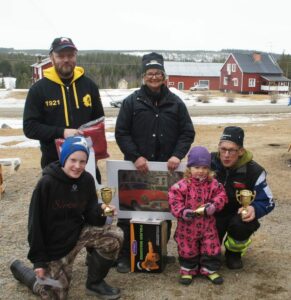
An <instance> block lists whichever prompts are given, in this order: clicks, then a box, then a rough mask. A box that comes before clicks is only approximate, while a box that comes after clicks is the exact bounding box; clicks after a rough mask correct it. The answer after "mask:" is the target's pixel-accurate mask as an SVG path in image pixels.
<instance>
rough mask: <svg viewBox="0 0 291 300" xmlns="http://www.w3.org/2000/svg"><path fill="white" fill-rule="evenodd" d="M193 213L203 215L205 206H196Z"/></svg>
mask: <svg viewBox="0 0 291 300" xmlns="http://www.w3.org/2000/svg"><path fill="white" fill-rule="evenodd" d="M194 213H195V214H196V215H199V216H204V214H205V206H204V205H201V206H199V207H198V208H196V209H195V210H194Z"/></svg>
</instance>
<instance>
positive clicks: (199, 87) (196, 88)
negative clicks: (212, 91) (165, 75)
mask: <svg viewBox="0 0 291 300" xmlns="http://www.w3.org/2000/svg"><path fill="white" fill-rule="evenodd" d="M208 90H209V86H208V85H205V84H195V85H194V86H191V87H190V91H208Z"/></svg>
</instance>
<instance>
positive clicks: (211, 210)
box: [205, 203, 216, 216]
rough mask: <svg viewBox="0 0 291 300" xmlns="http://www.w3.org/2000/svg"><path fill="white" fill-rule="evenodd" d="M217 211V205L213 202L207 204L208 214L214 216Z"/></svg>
mask: <svg viewBox="0 0 291 300" xmlns="http://www.w3.org/2000/svg"><path fill="white" fill-rule="evenodd" d="M215 211H216V208H215V205H214V204H213V203H207V204H206V205H205V214H206V215H207V216H212V215H213V214H214V213H215Z"/></svg>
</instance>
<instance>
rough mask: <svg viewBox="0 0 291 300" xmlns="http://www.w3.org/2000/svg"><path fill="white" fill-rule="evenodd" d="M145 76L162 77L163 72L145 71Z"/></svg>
mask: <svg viewBox="0 0 291 300" xmlns="http://www.w3.org/2000/svg"><path fill="white" fill-rule="evenodd" d="M145 76H146V77H148V78H154V77H156V78H158V79H160V78H163V77H164V73H163V72H156V73H145Z"/></svg>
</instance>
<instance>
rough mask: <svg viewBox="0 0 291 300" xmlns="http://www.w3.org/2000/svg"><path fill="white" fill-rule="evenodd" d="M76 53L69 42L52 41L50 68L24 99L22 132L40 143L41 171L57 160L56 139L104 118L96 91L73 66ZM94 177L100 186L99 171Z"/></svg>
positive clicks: (97, 91)
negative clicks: (51, 65)
mask: <svg viewBox="0 0 291 300" xmlns="http://www.w3.org/2000/svg"><path fill="white" fill-rule="evenodd" d="M77 51H78V50H77V48H76V46H75V45H74V43H73V41H72V40H71V39H70V38H67V37H59V38H55V39H54V40H53V42H52V44H51V47H50V50H49V55H50V59H51V62H52V64H53V67H51V68H48V69H46V70H44V77H43V78H42V79H40V80H39V81H37V82H36V83H35V84H34V85H33V86H32V87H31V88H30V89H29V92H28V95H27V98H26V102H25V107H24V115H23V131H24V134H25V135H26V136H27V137H28V138H30V139H35V140H39V141H40V148H41V152H42V157H41V167H42V168H44V167H45V166H47V165H48V164H49V163H51V162H53V161H56V160H58V154H57V150H56V146H55V139H58V138H67V137H69V136H74V135H78V134H82V131H80V130H78V129H77V128H79V127H80V126H81V125H83V124H85V123H87V122H89V121H93V120H95V119H98V118H100V117H102V116H104V110H103V106H102V103H101V99H100V94H99V90H98V87H97V86H96V84H95V83H94V82H93V81H92V80H91V79H89V78H88V77H86V76H85V75H84V74H85V72H84V69H83V68H81V67H78V66H76V60H77ZM96 177H97V180H98V182H99V183H100V180H101V176H100V172H99V170H98V168H97V171H96Z"/></svg>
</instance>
